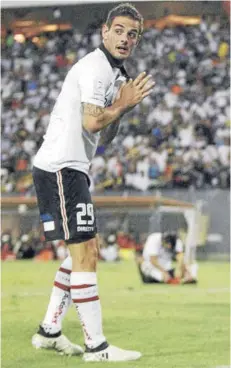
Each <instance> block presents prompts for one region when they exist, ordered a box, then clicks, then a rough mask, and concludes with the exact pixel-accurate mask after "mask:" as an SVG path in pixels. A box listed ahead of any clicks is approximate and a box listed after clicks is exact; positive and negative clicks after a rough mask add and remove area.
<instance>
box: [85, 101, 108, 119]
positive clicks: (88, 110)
mask: <svg viewBox="0 0 231 368" xmlns="http://www.w3.org/2000/svg"><path fill="white" fill-rule="evenodd" d="M82 107H83V113H84V114H85V115H90V116H94V117H98V116H100V115H101V114H102V113H103V112H104V108H103V107H100V106H96V105H92V104H89V103H82Z"/></svg>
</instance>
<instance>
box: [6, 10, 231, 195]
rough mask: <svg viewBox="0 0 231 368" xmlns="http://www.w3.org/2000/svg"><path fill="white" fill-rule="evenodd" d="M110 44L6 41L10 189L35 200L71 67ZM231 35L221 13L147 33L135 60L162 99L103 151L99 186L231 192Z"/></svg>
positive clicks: (146, 105)
mask: <svg viewBox="0 0 231 368" xmlns="http://www.w3.org/2000/svg"><path fill="white" fill-rule="evenodd" d="M100 42H101V37H100V32H99V31H94V32H92V33H88V34H81V33H80V32H79V31H78V30H72V31H68V32H54V33H48V34H41V35H39V36H37V37H34V38H33V39H25V40H19V39H18V40H15V38H14V36H13V34H12V33H11V32H10V31H9V32H8V34H7V37H6V38H5V40H4V41H3V42H2V60H1V69H2V84H1V94H2V157H1V164H2V168H1V179H2V192H3V193H12V192H18V193H22V194H26V195H30V194H33V193H34V192H33V190H34V189H33V183H32V177H31V173H30V169H31V167H32V164H33V157H34V155H35V153H36V152H37V150H38V148H39V146H40V144H41V142H42V139H43V135H44V133H45V130H46V127H47V124H48V122H49V114H50V112H51V110H52V108H53V106H54V103H55V100H56V98H57V96H58V94H59V91H60V89H61V86H62V82H63V79H64V77H65V75H66V73H67V71H68V70H69V68H70V67H71V66H72V65H73V64H74V63H75V62H76V61H78V60H79V59H81V58H82V57H83V56H84V55H86V53H88V52H89V51H92V50H93V49H94V48H96V47H97V46H98V45H99V44H100ZM229 45H230V40H229V29H228V27H227V28H222V27H221V23H220V20H219V17H216V18H212V17H210V18H205V17H202V19H201V23H200V24H199V25H197V26H185V27H184V26H180V27H175V28H166V29H164V30H158V29H155V28H152V29H148V30H146V31H145V32H144V35H143V39H142V41H141V42H140V44H139V46H138V47H137V50H136V52H135V54H134V56H133V57H132V58H131V60H129V61H127V62H126V69H127V71H128V74H129V75H130V76H131V77H135V76H136V75H137V74H138V73H139V72H141V71H147V72H148V73H150V74H152V75H153V78H154V80H155V81H156V86H155V89H154V91H153V93H152V95H151V96H150V97H148V98H146V99H145V100H144V101H143V103H142V104H140V105H138V106H137V107H136V108H135V109H133V110H132V111H131V112H130V113H129V114H127V115H125V116H124V118H123V119H122V123H121V127H120V131H119V134H118V136H117V137H116V138H115V140H114V141H113V142H112V144H110V145H109V146H108V147H104V146H100V147H98V150H97V155H96V157H95V158H94V159H93V162H92V166H91V178H92V186H91V190H92V191H94V192H99V191H102V190H130V189H131V190H133V189H135V190H140V191H146V190H150V189H152V188H156V187H162V188H165V187H167V188H172V187H189V186H191V185H194V186H195V187H196V188H208V187H221V188H226V187H229V182H230V132H229V129H230V98H229V96H230V89H229V88H230V85H229V81H230V78H229V68H230V62H229V47H230V46H229Z"/></svg>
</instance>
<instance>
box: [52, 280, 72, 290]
mask: <svg viewBox="0 0 231 368" xmlns="http://www.w3.org/2000/svg"><path fill="white" fill-rule="evenodd" d="M54 286H56V287H58V288H59V289H62V290H65V291H70V287H69V286H67V285H64V284H60V282H57V281H55V282H54Z"/></svg>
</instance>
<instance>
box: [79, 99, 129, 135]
mask: <svg viewBox="0 0 231 368" xmlns="http://www.w3.org/2000/svg"><path fill="white" fill-rule="evenodd" d="M82 106H83V127H84V128H85V129H86V130H87V131H89V132H90V133H97V132H99V131H102V130H103V129H105V128H106V127H107V126H109V125H110V124H111V123H115V125H117V124H116V123H118V122H119V118H120V117H121V116H122V114H123V112H125V108H123V106H121V105H120V104H119V103H116V102H115V103H114V104H113V105H111V106H110V107H106V108H105V107H100V106H96V105H93V104H89V103H83V104H82ZM116 128H117V127H116ZM116 128H115V130H116ZM117 129H118V128H117Z"/></svg>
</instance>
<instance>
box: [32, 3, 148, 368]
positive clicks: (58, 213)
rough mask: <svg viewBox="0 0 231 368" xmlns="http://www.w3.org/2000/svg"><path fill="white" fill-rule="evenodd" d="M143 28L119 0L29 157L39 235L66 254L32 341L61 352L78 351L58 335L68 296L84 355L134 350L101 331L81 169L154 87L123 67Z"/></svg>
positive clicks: (129, 356)
mask: <svg viewBox="0 0 231 368" xmlns="http://www.w3.org/2000/svg"><path fill="white" fill-rule="evenodd" d="M142 29H143V18H142V16H141V15H140V13H139V12H138V11H137V10H136V8H135V7H133V6H132V5H130V4H124V3H123V4H121V5H119V6H117V7H115V8H114V9H112V10H111V12H110V13H109V14H108V18H107V21H106V24H105V25H104V26H103V29H102V36H103V44H102V45H101V46H100V47H99V48H97V49H96V50H95V51H94V52H92V53H90V54H88V55H86V56H85V57H84V58H83V59H81V60H80V61H79V62H78V63H76V64H75V65H74V66H73V67H72V68H71V70H70V71H69V72H68V74H67V76H66V78H65V81H64V83H63V86H62V90H61V93H60V94H59V96H58V99H57V101H56V104H55V106H54V109H53V111H52V113H51V117H50V122H49V126H48V129H47V132H46V135H45V138H44V142H43V144H42V146H41V148H40V150H39V151H38V153H37V155H36V157H35V160H34V168H33V178H34V183H35V188H36V193H37V198H38V205H39V210H40V217H41V220H42V222H43V226H44V233H45V237H46V240H55V239H63V240H65V242H66V244H68V248H69V251H70V257H68V258H67V259H66V260H65V261H64V262H63V264H62V265H61V267H60V269H59V271H58V273H57V275H56V277H55V282H54V288H53V291H52V294H51V299H50V303H49V305H48V309H47V313H46V316H45V318H44V320H43V322H42V324H41V326H40V328H39V331H38V333H37V334H36V335H34V336H33V338H32V344H33V345H34V346H35V347H37V348H41V347H43V348H54V349H56V350H58V351H61V352H63V353H65V354H79V353H81V352H82V349H81V348H80V347H79V346H78V345H74V344H72V343H71V342H70V341H69V340H68V339H67V338H66V337H65V336H64V335H62V333H61V328H62V320H63V318H64V316H65V314H66V312H67V310H68V307H69V305H70V303H71V300H72V302H73V304H74V305H75V307H76V310H77V313H78V316H79V319H80V322H81V325H82V329H83V333H84V340H85V345H86V350H85V353H84V355H83V359H84V360H85V361H101V360H109V361H123V360H124V361H125V360H135V359H138V358H139V357H140V356H141V354H140V353H139V352H134V351H127V350H122V349H119V348H117V347H114V346H112V345H109V344H108V343H107V341H106V338H105V336H104V334H103V329H102V316H101V305H100V300H99V295H98V288H97V276H96V264H97V258H98V248H97V236H96V234H97V229H96V223H95V213H94V208H93V204H92V200H91V196H90V192H89V179H88V171H89V166H90V163H91V159H92V158H93V157H94V154H95V152H96V148H97V145H98V142H99V140H100V139H101V140H102V141H104V142H105V143H109V142H110V141H111V140H112V139H113V137H114V136H115V134H116V132H117V130H118V126H119V122H118V121H119V119H120V118H121V117H122V116H123V115H124V114H125V113H126V112H127V111H129V110H130V109H131V108H133V107H134V106H136V105H137V104H138V103H140V102H141V101H142V100H143V99H144V98H145V97H146V96H148V95H149V94H150V93H151V91H152V88H153V86H154V82H150V78H151V76H147V75H146V73H145V72H144V73H141V74H140V75H139V76H138V77H137V78H135V80H134V81H132V80H131V79H128V75H127V73H126V70H125V68H124V66H123V61H124V60H126V59H127V58H128V57H129V56H130V55H131V53H132V51H133V50H134V48H135V47H136V46H137V44H138V42H139V39H140V37H141V33H142ZM121 83H123V84H122V86H121Z"/></svg>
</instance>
